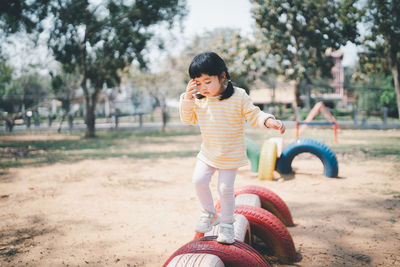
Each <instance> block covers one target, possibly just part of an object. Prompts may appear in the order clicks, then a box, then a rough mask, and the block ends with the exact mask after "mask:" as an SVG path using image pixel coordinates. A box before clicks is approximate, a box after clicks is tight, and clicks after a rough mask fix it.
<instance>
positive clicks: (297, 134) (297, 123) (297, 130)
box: [296, 121, 299, 139]
mask: <svg viewBox="0 0 400 267" xmlns="http://www.w3.org/2000/svg"><path fill="white" fill-rule="evenodd" d="M296 139H299V122H298V121H296Z"/></svg>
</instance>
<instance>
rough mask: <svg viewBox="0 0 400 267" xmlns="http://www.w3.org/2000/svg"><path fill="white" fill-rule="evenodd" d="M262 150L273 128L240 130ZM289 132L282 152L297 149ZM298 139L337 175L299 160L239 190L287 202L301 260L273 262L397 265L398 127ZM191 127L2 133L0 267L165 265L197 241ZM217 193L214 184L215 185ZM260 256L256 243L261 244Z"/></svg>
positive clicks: (327, 131)
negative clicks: (330, 160)
mask: <svg viewBox="0 0 400 267" xmlns="http://www.w3.org/2000/svg"><path fill="white" fill-rule="evenodd" d="M246 136H248V137H249V138H251V139H252V140H254V141H255V142H256V143H258V144H260V145H261V144H262V142H263V141H264V140H266V139H268V138H270V137H277V136H278V135H276V136H275V135H273V134H271V133H270V132H269V131H268V132H265V131H262V130H259V129H247V130H246ZM295 137H296V130H295V129H293V128H292V129H288V131H287V133H286V134H285V136H284V145H288V144H289V143H291V142H293V141H294V140H295ZM301 137H308V138H315V139H317V140H320V141H321V142H324V143H325V144H326V145H328V146H330V147H331V148H332V150H333V151H334V152H335V153H336V157H337V160H338V163H339V174H338V177H337V178H327V177H326V176H324V174H323V170H324V167H323V165H322V163H321V161H320V160H319V159H318V158H317V157H315V156H313V155H311V154H306V153H304V154H300V155H298V156H297V157H296V158H295V159H294V161H293V163H292V167H293V170H294V173H290V174H280V173H279V172H274V179H273V180H272V181H270V180H260V179H258V176H257V173H254V172H252V171H251V169H250V164H249V165H248V166H246V167H244V168H241V169H240V171H239V173H238V177H237V180H236V183H235V185H236V186H241V185H258V186H263V187H266V188H268V189H269V190H271V191H273V192H275V193H276V194H278V195H279V196H280V197H281V198H282V199H283V200H284V201H285V202H286V204H287V205H288V207H289V209H290V211H291V213H292V216H293V221H294V224H295V226H293V227H288V228H287V229H288V231H289V232H290V234H291V236H292V238H293V241H294V245H295V248H296V251H297V253H298V254H300V255H301V257H302V260H301V261H300V262H296V263H294V265H285V264H282V263H280V262H278V261H277V260H276V258H274V257H271V256H267V259H268V260H269V262H270V263H271V265H272V266H343V265H348V266H400V255H399V253H398V252H399V251H400V217H399V214H400V184H399V182H398V179H399V177H398V176H399V173H400V131H399V130H385V131H382V130H349V129H346V130H342V131H339V132H338V142H337V143H335V142H334V138H333V131H332V127H331V126H327V127H326V128H321V127H312V126H310V128H308V129H307V131H305V132H304V133H302V136H301ZM200 142H201V137H200V134H199V132H198V131H197V130H196V129H195V128H190V127H188V128H185V129H183V130H180V131H167V132H166V133H160V132H141V131H136V132H135V131H132V132H111V131H110V132H108V131H107V132H106V131H104V132H100V133H99V137H98V138H97V139H94V140H91V139H83V138H81V137H80V136H79V135H57V134H43V133H42V134H23V135H10V136H1V137H0V144H1V147H0V149H1V155H2V157H1V158H0V163H1V166H2V168H1V169H0V265H1V266H22V265H24V266H25V265H27V266H162V265H163V264H164V263H165V261H166V260H167V259H168V258H169V257H170V255H171V254H172V253H173V252H174V251H176V250H177V249H178V248H180V247H181V246H182V245H184V244H186V243H188V242H189V241H191V240H193V238H194V231H193V228H194V225H195V223H196V221H197V219H198V216H199V206H198V202H197V199H196V196H195V193H194V190H193V187H192V183H191V174H192V171H193V167H194V164H195V155H196V153H197V152H198V149H199V146H200ZM211 188H212V190H213V194H214V196H217V195H218V194H217V192H216V180H215V179H214V180H213V181H212V183H211ZM258 249H259V251H260V252H261V254H263V255H264V254H265V253H264V252H265V249H264V248H263V246H262V244H261V245H259V246H258Z"/></svg>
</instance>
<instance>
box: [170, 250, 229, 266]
mask: <svg viewBox="0 0 400 267" xmlns="http://www.w3.org/2000/svg"><path fill="white" fill-rule="evenodd" d="M201 266H207V267H225V264H224V263H223V262H222V261H221V259H220V258H219V257H217V256H215V255H211V254H204V253H187V254H181V255H178V256H175V257H174V258H173V259H172V260H171V261H170V262H169V263H168V266H167V267H201Z"/></svg>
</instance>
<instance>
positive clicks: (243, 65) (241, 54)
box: [164, 28, 262, 94]
mask: <svg viewBox="0 0 400 267" xmlns="http://www.w3.org/2000/svg"><path fill="white" fill-rule="evenodd" d="M256 46H257V43H256V42H253V41H251V40H250V39H249V38H247V37H244V36H242V35H241V34H240V32H239V31H238V30H236V29H231V28H220V29H215V30H213V31H209V32H206V33H205V34H203V35H201V36H199V35H198V36H195V37H194V38H193V40H191V42H190V43H189V44H188V45H187V46H186V47H185V48H184V49H183V51H182V53H180V55H179V56H177V57H168V58H167V59H166V62H165V64H166V66H164V69H168V70H173V71H174V74H173V76H174V77H172V78H174V79H175V80H176V77H179V80H180V81H181V82H180V83H182V85H180V86H179V87H178V88H180V89H179V91H178V92H177V94H179V93H181V92H182V91H183V90H184V88H185V87H186V83H187V82H188V80H189V77H188V68H189V64H190V62H191V60H192V59H193V58H194V57H195V56H196V55H197V54H199V53H202V52H206V51H214V52H216V53H217V54H219V55H220V56H221V57H222V58H223V59H224V61H225V63H226V65H227V67H228V70H229V74H230V76H231V80H232V81H233V82H234V84H235V85H237V86H239V87H242V88H244V89H246V90H248V89H249V87H250V85H251V84H252V82H253V81H254V80H255V78H256V76H257V72H258V71H259V65H260V64H259V63H258V62H257V61H258V60H261V58H262V56H261V55H260V54H258V53H259V51H260V50H258V49H256ZM180 83H179V84H180ZM175 87H176V86H175Z"/></svg>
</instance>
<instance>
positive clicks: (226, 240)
mask: <svg viewBox="0 0 400 267" xmlns="http://www.w3.org/2000/svg"><path fill="white" fill-rule="evenodd" d="M217 241H218V242H219V243H222V244H233V243H234V242H235V229H234V227H233V224H228V223H221V224H220V226H219V234H218V238H217Z"/></svg>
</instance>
